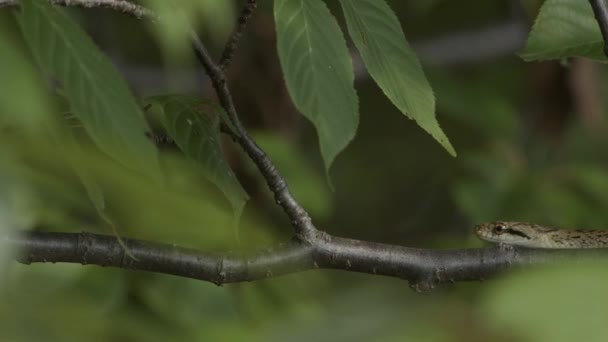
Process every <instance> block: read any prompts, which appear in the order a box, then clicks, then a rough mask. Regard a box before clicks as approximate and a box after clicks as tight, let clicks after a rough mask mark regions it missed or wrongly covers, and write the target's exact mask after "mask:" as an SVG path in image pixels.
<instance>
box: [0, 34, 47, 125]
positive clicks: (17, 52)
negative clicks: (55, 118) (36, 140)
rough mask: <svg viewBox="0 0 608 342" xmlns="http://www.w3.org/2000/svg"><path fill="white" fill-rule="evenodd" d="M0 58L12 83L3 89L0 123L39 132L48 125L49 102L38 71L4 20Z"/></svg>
mask: <svg viewBox="0 0 608 342" xmlns="http://www.w3.org/2000/svg"><path fill="white" fill-rule="evenodd" d="M0 60H1V61H2V63H0V75H2V78H3V79H5V80H10V86H7V87H4V88H3V89H2V91H0V125H7V126H19V127H24V128H27V129H28V130H32V131H34V132H36V134H37V133H39V131H40V130H41V129H42V128H43V127H45V126H46V124H47V119H48V118H49V111H48V108H49V105H50V101H49V99H48V96H47V93H46V91H45V89H44V87H43V86H42V85H41V84H40V79H39V77H38V75H37V74H36V70H35V69H34V67H33V66H32V65H31V64H30V63H28V62H27V56H26V54H24V53H23V49H22V48H20V46H19V45H18V44H16V42H15V41H14V39H13V37H12V36H11V34H10V33H9V31H8V30H6V29H5V28H4V25H3V23H0ZM33 98H34V99H36V101H32V100H31V99H33ZM0 129H1V127H0Z"/></svg>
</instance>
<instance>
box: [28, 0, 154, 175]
mask: <svg viewBox="0 0 608 342" xmlns="http://www.w3.org/2000/svg"><path fill="white" fill-rule="evenodd" d="M21 8H22V10H21V12H20V13H18V14H17V15H16V17H17V19H18V22H19V24H20V27H21V31H22V33H23V35H24V37H25V40H26V41H27V43H28V45H29V46H30V49H31V50H32V53H33V55H34V56H35V58H36V60H37V61H38V63H39V64H40V66H41V67H42V69H43V70H44V72H45V74H47V75H48V76H49V77H52V78H54V79H56V80H57V81H59V82H60V83H61V87H62V88H63V90H64V91H65V94H66V96H67V98H68V100H69V101H70V105H71V107H72V112H73V113H74V114H75V115H76V116H78V118H79V119H80V120H81V121H82V124H83V125H84V127H85V129H86V131H87V132H88V134H89V135H90V137H91V139H92V140H93V141H94V142H95V144H96V145H97V146H98V147H99V148H100V149H101V150H102V151H104V152H105V153H107V154H108V155H110V156H111V157H113V158H114V159H115V160H117V161H118V162H120V163H122V164H123V165H125V166H127V167H129V168H130V169H132V170H135V171H137V172H138V173H141V174H146V175H148V176H150V178H152V179H155V180H159V179H160V168H159V165H158V160H157V155H156V149H155V147H154V145H153V144H152V143H151V142H150V141H149V140H148V139H147V138H146V136H145V133H146V132H148V131H149V128H148V125H147V123H146V121H145V120H144V117H143V113H142V111H141V109H140V108H139V106H138V105H137V103H136V101H135V99H134V98H133V96H132V95H131V93H130V91H129V88H128V86H127V84H126V83H125V81H124V80H123V78H122V77H121V76H120V75H119V74H118V72H117V71H116V69H115V68H114V67H113V66H112V64H111V63H110V61H109V60H108V59H107V57H106V56H104V55H103V54H102V53H101V52H100V51H99V49H98V48H97V47H96V46H95V44H94V43H93V42H92V41H91V39H90V38H89V37H88V36H87V35H86V33H85V32H84V31H83V30H82V29H81V28H80V27H79V26H78V25H76V24H75V23H74V22H73V21H72V20H71V19H70V18H68V17H67V16H66V15H65V14H64V13H63V12H62V11H61V10H60V9H59V8H57V7H56V6H53V5H51V4H49V3H48V2H46V1H33V0H25V1H22V2H21Z"/></svg>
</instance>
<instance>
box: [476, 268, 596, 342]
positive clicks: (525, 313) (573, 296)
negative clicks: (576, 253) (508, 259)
mask: <svg viewBox="0 0 608 342" xmlns="http://www.w3.org/2000/svg"><path fill="white" fill-rule="evenodd" d="M607 284H608V272H606V265H594V266H590V265H585V264H581V263H579V264H573V265H569V266H566V265H560V266H554V267H549V268H536V269H534V270H529V271H527V272H520V273H517V274H513V275H511V276H510V277H508V278H506V279H503V280H497V281H496V283H494V284H488V285H490V288H489V289H488V292H487V293H486V296H485V297H486V298H485V300H484V302H483V303H482V304H483V306H482V307H483V308H484V311H483V317H485V318H486V320H487V321H488V322H489V323H490V324H491V325H490V327H491V328H493V329H494V330H495V331H496V332H499V333H501V335H503V336H507V337H517V338H518V340H526V341H539V342H542V341H547V342H560V341H564V342H566V341H568V342H570V341H598V342H599V341H606V340H608V325H606V316H607V315H608V305H607V303H608V291H607V290H608V285H607Z"/></svg>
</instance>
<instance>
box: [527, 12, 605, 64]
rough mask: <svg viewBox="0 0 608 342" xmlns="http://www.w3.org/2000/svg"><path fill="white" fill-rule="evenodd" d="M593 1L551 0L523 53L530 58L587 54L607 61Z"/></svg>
mask: <svg viewBox="0 0 608 342" xmlns="http://www.w3.org/2000/svg"><path fill="white" fill-rule="evenodd" d="M603 47H604V41H603V40H602V35H601V33H600V29H599V26H598V24H597V21H595V17H594V16H593V10H592V9H591V5H590V4H589V1H580V0H547V1H545V3H544V4H543V6H542V7H541V9H540V13H539V14H538V17H537V18H536V21H535V22H534V26H533V27H532V31H531V32H530V35H529V36H528V42H527V44H526V47H525V48H524V50H523V51H521V52H520V54H519V55H520V56H521V57H522V58H523V59H524V60H526V61H535V60H546V59H561V58H567V57H574V56H580V57H587V58H591V59H596V60H604V61H605V60H606V56H605V55H604V52H603Z"/></svg>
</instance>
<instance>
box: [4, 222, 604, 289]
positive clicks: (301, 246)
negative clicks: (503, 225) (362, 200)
mask: <svg viewBox="0 0 608 342" xmlns="http://www.w3.org/2000/svg"><path fill="white" fill-rule="evenodd" d="M123 241H124V243H125V244H126V246H127V247H128V249H129V250H130V252H131V253H132V254H133V256H135V258H136V259H133V258H130V257H129V256H128V255H126V253H125V250H124V248H122V246H121V245H120V244H119V243H118V241H117V239H116V237H114V236H107V235H99V234H91V233H85V232H83V233H50V232H25V233H20V234H16V235H12V236H9V237H6V238H4V241H2V242H3V243H4V244H5V246H3V247H9V248H15V249H16V250H19V251H20V253H19V255H18V256H17V260H18V261H19V262H21V263H24V264H31V263H38V262H53V263H54V262H66V263H79V264H83V265H98V266H104V267H117V268H123V269H128V270H135V271H150V272H156V273H163V274H171V275H175V276H180V277H187V278H194V279H199V280H204V281H209V282H213V283H215V284H217V285H222V284H226V283H238V282H246V281H254V280H259V279H266V278H272V277H276V276H280V275H285V274H289V273H296V272H301V271H305V270H313V269H335V270H344V271H348V272H360V273H367V274H374V275H384V276H389V277H395V278H400V279H405V280H408V281H409V283H410V287H412V288H413V289H414V290H416V291H419V292H423V291H429V290H431V289H433V288H434V287H435V286H437V285H440V284H445V283H453V282H457V281H479V280H485V279H488V278H490V277H492V276H494V275H496V274H498V273H500V272H503V271H505V270H507V269H510V268H512V267H515V266H520V267H521V266H525V265H528V266H529V265H538V264H546V263H556V262H560V261H564V260H573V259H580V258H585V257H596V259H597V257H598V256H602V257H606V256H608V250H606V249H598V250H550V249H544V250H542V249H524V248H514V249H503V248H499V247H494V248H476V249H448V250H433V249H417V248H408V247H402V246H394V245H386V244H380V243H373V242H365V241H358V240H351V239H344V238H338V237H331V236H325V237H324V238H323V239H322V240H318V241H317V243H316V244H314V245H310V244H307V243H303V242H301V241H299V240H292V241H289V242H288V243H285V244H281V245H278V246H276V247H273V248H269V249H265V250H262V251H259V252H256V253H252V254H248V255H240V254H228V255H221V254H212V253H204V252H201V251H198V250H195V249H188V248H181V247H176V246H172V245H167V244H160V243H151V242H146V241H141V240H135V239H123ZM602 259H603V258H602Z"/></svg>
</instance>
